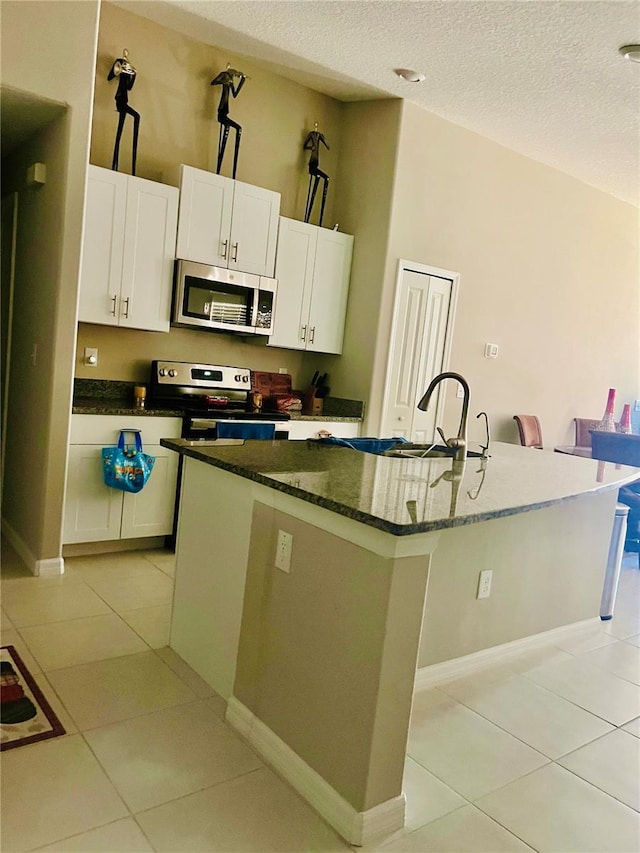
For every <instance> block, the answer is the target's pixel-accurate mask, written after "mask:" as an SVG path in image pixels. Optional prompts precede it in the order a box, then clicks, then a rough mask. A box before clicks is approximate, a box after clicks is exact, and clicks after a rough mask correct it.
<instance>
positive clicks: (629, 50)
mask: <svg viewBox="0 0 640 853" xmlns="http://www.w3.org/2000/svg"><path fill="white" fill-rule="evenodd" d="M618 53H619V54H620V55H621V56H624V58H625V59H629V60H631V62H640V44H625V45H623V46H622V47H619V48H618Z"/></svg>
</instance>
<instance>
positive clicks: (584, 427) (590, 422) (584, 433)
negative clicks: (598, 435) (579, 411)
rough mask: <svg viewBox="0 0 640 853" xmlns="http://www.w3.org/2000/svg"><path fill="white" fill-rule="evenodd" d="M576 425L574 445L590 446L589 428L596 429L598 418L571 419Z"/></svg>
mask: <svg viewBox="0 0 640 853" xmlns="http://www.w3.org/2000/svg"><path fill="white" fill-rule="evenodd" d="M573 421H574V423H575V425H576V440H575V442H574V443H575V445H576V447H591V433H590V432H589V430H590V429H598V425H599V423H600V421H599V420H596V419H595V418H574V419H573Z"/></svg>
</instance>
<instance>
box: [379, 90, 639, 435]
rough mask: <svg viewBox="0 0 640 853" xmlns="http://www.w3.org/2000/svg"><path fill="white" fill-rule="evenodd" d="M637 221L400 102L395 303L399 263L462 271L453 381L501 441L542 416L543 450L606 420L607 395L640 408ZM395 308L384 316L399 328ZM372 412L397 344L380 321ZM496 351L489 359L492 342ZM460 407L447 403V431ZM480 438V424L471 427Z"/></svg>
mask: <svg viewBox="0 0 640 853" xmlns="http://www.w3.org/2000/svg"><path fill="white" fill-rule="evenodd" d="M639 241H640V229H639V218H638V210H637V209H636V208H634V207H632V206H631V205H628V204H625V203H623V202H621V201H618V200H617V199H614V198H613V197H611V196H608V195H605V194H604V193H602V192H600V191H598V190H596V189H593V188H592V187H589V186H587V185H585V184H583V183H581V182H579V181H577V180H576V179H574V178H571V177H569V176H568V175H565V174H563V173H561V172H558V171H556V170H555V169H551V168H549V167H547V166H543V165H541V164H540V163H537V162H535V161H533V160H530V159H528V158H526V157H524V156H522V155H520V154H517V153H515V152H513V151H510V150H508V149H506V148H503V147H501V146H500V145H497V144H496V143H494V142H491V141H490V140H488V139H485V138H483V137H481V136H478V135H477V134H475V133H472V132H470V131H468V130H465V129H463V128H461V127H458V126H456V125H454V124H451V123H450V122H447V121H444V120H443V119H441V118H438V117H437V116H434V115H431V114H430V113H427V112H425V111H424V110H421V109H419V108H418V107H416V106H415V105H412V104H410V103H406V102H405V103H404V104H403V118H402V131H401V135H400V145H399V150H398V162H397V173H396V184H395V197H394V204H393V216H392V220H391V228H390V240H389V255H388V265H387V274H386V276H387V277H386V291H385V294H388V293H389V292H391V291H392V290H393V286H394V283H395V274H396V264H397V260H398V258H407V259H409V260H413V261H418V262H422V263H425V264H430V265H433V266H436V267H442V268H444V269H449V270H452V271H456V272H459V273H460V275H461V279H460V296H459V301H458V310H457V316H456V326H455V332H454V338H453V348H452V355H451V369H453V370H457V371H459V372H460V373H462V374H463V375H464V376H466V377H467V379H468V380H469V383H470V386H471V392H472V400H471V414H472V415H475V413H476V412H478V411H480V410H481V409H485V410H486V411H487V412H488V414H489V417H490V420H491V423H492V426H493V431H494V436H495V438H496V439H500V440H506V441H514V442H517V432H516V429H515V424H514V422H513V420H512V416H513V415H514V414H516V413H532V414H537V415H538V416H539V417H540V419H541V422H542V428H543V436H544V440H545V445H548V446H553V445H554V444H569V443H571V442H572V440H573V430H572V426H571V419H572V418H573V417H599V416H601V414H602V411H603V409H604V404H605V402H606V396H607V390H608V388H609V387H615V388H617V390H618V404H617V414H618V415H619V414H620V412H621V410H622V403H623V402H630V401H632V400H633V399H634V398H636V397H638V396H640V374H639V372H638V357H639V351H640V325H639V316H640V314H639V311H640V287H639V283H640V267H639V246H640V242H639ZM388 306H389V301H388V300H386V301H385V303H384V304H383V305H382V306H381V307H382V308H383V310H382V311H381V315H383V319H384V320H386V328H387V329H388V328H389V324H390V312H389V311H388ZM380 332H381V333H380V337H379V342H380V351H379V359H378V361H376V365H375V372H374V378H373V387H372V392H371V397H372V405H373V406H375V403H376V400H379V396H376V394H377V389H378V388H379V386H380V383H381V382H382V381H383V376H384V365H385V364H386V356H385V357H383V350H384V349H385V346H386V341H387V340H388V334H387V333H386V331H385V327H384V323H383V322H382V321H381V329H380ZM487 341H490V342H492V343H497V344H498V345H499V346H500V354H499V357H498V358H497V359H496V360H489V359H485V358H484V357H483V349H484V344H485V342H487ZM459 406H460V402H459V401H458V400H455V399H451V397H450V398H449V402H448V405H447V412H448V416H447V418H446V421H447V429H448V430H449V431H451V430H454V431H455V430H456V429H457V420H458V418H459ZM470 428H471V429H470V437H471V438H472V439H477V438H480V436H481V425H480V423H479V422H476V420H475V418H474V417H472V418H471V424H470Z"/></svg>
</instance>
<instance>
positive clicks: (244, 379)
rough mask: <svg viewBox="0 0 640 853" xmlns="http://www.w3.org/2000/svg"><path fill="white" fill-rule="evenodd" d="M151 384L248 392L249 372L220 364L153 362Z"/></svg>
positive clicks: (249, 383)
mask: <svg viewBox="0 0 640 853" xmlns="http://www.w3.org/2000/svg"><path fill="white" fill-rule="evenodd" d="M151 383H152V385H155V386H171V385H179V386H182V387H183V388H185V389H187V388H193V389H196V388H217V389H221V388H225V389H228V390H233V389H237V390H242V391H249V390H250V388H251V371H250V370H249V368H248V367H230V366H229V365H220V364H198V363H194V362H190V361H189V362H187V361H154V362H152V365H151Z"/></svg>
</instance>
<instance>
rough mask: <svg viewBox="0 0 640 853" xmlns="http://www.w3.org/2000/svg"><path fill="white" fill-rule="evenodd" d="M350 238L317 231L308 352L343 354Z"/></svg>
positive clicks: (349, 271)
mask: <svg viewBox="0 0 640 853" xmlns="http://www.w3.org/2000/svg"><path fill="white" fill-rule="evenodd" d="M352 250H353V237H352V236H351V235H350V234H340V233H339V232H338V231H329V230H327V229H326V228H318V243H317V247H316V258H315V264H314V270H313V289H312V291H311V306H310V309H309V335H308V339H307V349H308V350H313V351H314V352H331V353H341V352H342V339H343V337H344V322H345V315H346V312H347V296H348V294H349V276H350V273H351V254H352Z"/></svg>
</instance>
